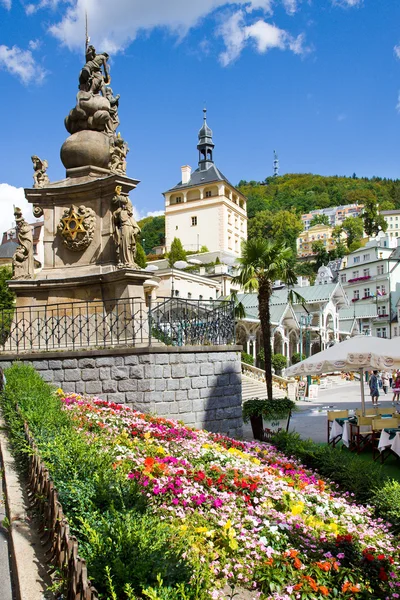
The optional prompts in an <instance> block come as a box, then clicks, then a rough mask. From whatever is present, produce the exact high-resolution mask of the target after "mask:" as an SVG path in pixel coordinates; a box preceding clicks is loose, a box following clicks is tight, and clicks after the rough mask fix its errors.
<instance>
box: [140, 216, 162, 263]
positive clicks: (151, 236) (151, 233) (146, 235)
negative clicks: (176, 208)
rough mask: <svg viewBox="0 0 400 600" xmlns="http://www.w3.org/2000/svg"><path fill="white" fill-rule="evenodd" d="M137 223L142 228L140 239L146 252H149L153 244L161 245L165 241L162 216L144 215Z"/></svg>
mask: <svg viewBox="0 0 400 600" xmlns="http://www.w3.org/2000/svg"><path fill="white" fill-rule="evenodd" d="M138 225H139V227H140V228H141V230H142V231H141V234H140V240H141V243H142V246H143V249H144V251H145V252H146V254H149V253H150V252H151V250H152V249H153V248H154V247H155V246H162V245H163V244H164V243H165V217H164V216H159V217H145V218H144V219H142V220H141V221H139V222H138ZM143 240H145V241H144V242H143Z"/></svg>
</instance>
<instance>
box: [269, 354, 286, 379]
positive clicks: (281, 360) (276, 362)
mask: <svg viewBox="0 0 400 600" xmlns="http://www.w3.org/2000/svg"><path fill="white" fill-rule="evenodd" d="M271 361H272V366H273V367H274V369H275V373H276V374H277V375H282V369H284V368H285V367H287V358H286V356H283V354H273V355H272V359H271Z"/></svg>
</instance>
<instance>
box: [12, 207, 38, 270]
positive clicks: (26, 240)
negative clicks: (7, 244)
mask: <svg viewBox="0 0 400 600" xmlns="http://www.w3.org/2000/svg"><path fill="white" fill-rule="evenodd" d="M14 217H15V222H16V224H17V237H18V242H19V246H18V248H17V249H16V251H15V254H14V256H13V261H12V262H13V277H12V278H13V279H33V276H34V268H35V263H34V259H33V236H32V227H31V226H30V225H29V223H27V221H25V219H24V217H23V216H22V211H21V209H20V208H15V209H14Z"/></svg>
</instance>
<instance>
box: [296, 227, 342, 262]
mask: <svg viewBox="0 0 400 600" xmlns="http://www.w3.org/2000/svg"><path fill="white" fill-rule="evenodd" d="M332 231H333V228H332V227H328V226H327V225H314V226H313V227H310V228H309V229H305V230H304V231H302V232H301V233H300V235H299V237H298V238H297V241H296V247H297V256H298V257H299V258H307V257H313V256H315V252H313V249H312V245H313V243H314V242H317V241H318V242H319V241H321V242H322V243H323V244H324V246H325V248H326V250H327V252H329V251H330V250H334V249H335V248H336V242H335V240H334V239H333V237H332ZM342 239H343V240H345V239H346V234H345V233H342Z"/></svg>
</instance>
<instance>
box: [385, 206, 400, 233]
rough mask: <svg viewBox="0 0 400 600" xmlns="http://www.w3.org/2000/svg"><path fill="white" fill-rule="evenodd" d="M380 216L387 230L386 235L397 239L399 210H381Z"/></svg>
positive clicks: (399, 220) (399, 226) (399, 227)
mask: <svg viewBox="0 0 400 600" xmlns="http://www.w3.org/2000/svg"><path fill="white" fill-rule="evenodd" d="M380 214H381V215H382V216H383V217H384V219H385V221H386V223H387V225H388V228H387V230H386V233H387V234H388V235H389V237H391V238H397V237H399V236H400V210H398V209H393V210H381V211H380Z"/></svg>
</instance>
